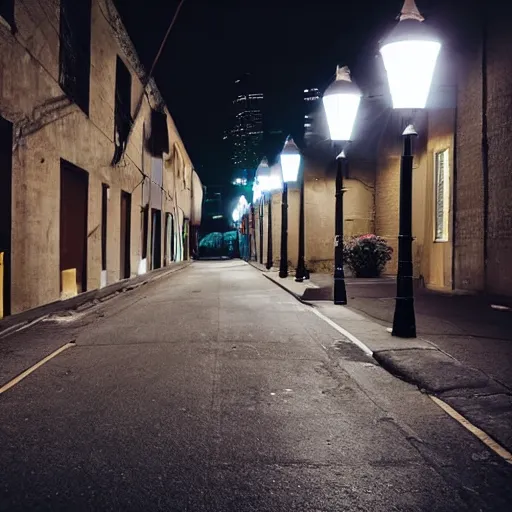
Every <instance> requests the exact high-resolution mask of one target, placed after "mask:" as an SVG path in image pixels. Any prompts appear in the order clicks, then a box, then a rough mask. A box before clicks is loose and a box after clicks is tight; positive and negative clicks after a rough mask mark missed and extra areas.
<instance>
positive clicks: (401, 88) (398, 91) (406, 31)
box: [380, 0, 441, 338]
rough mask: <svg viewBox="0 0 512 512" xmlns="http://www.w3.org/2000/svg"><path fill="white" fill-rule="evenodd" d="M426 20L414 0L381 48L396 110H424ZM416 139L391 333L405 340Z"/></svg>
mask: <svg viewBox="0 0 512 512" xmlns="http://www.w3.org/2000/svg"><path fill="white" fill-rule="evenodd" d="M423 21H424V18H423V16H422V15H421V14H420V12H419V11H418V8H417V7H416V4H415V2H414V0H405V3H404V6H403V8H402V12H401V16H400V21H399V23H398V25H397V26H396V27H395V28H394V29H393V31H392V32H391V33H390V34H389V36H388V37H386V39H385V40H384V42H383V44H382V47H381V49H380V52H381V54H382V58H383V61H384V67H385V68H386V72H387V76H388V82H389V90H390V93H391V98H392V100H393V108H394V109H407V110H409V111H410V110H414V109H423V108H425V106H426V103H427V98H428V94H429V92H430V85H431V83H432V77H433V74H434V69H435V66H436V62H437V57H438V55H439V51H440V50H441V43H440V41H439V39H438V38H437V37H436V36H435V35H434V34H433V33H432V32H431V31H430V30H429V29H428V27H425V25H424V24H423ZM416 135H417V133H416V130H415V129H414V126H412V125H409V126H407V128H406V129H405V131H404V132H403V137H404V149H403V154H402V159H401V164H400V211H399V215H400V219H399V234H398V272H397V293H396V302H395V314H394V318H393V329H392V334H393V336H399V337H401V338H415V337H416V319H415V315H414V290H413V261H412V259H413V257H412V241H413V236H412V164H413V152H412V139H413V138H414V137H415V136H416Z"/></svg>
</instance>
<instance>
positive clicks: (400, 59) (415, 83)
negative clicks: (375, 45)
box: [380, 40, 441, 108]
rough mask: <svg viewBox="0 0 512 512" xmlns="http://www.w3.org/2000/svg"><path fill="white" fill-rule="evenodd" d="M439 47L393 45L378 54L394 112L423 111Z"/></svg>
mask: <svg viewBox="0 0 512 512" xmlns="http://www.w3.org/2000/svg"><path fill="white" fill-rule="evenodd" d="M440 50H441V43H440V42H438V41H428V40H418V41H413V40H402V41H393V42H390V43H388V44H386V45H384V46H383V47H382V48H381V50H380V52H381V54H382V58H383V60H384V67H385V68H386V72H387V75H388V82H389V90H390V93H391V98H392V100H393V108H425V106H426V104H427V99H428V95H429V91H430V86H431V83H432V77H433V75H434V69H435V66H436V62H437V57H438V55H439V52H440Z"/></svg>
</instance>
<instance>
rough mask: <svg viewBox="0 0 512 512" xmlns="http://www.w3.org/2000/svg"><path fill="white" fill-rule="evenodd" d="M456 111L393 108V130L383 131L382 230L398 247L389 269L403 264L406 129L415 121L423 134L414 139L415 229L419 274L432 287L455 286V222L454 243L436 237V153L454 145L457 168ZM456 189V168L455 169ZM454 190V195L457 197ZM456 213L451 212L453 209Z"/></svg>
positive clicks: (379, 222) (379, 180)
mask: <svg viewBox="0 0 512 512" xmlns="http://www.w3.org/2000/svg"><path fill="white" fill-rule="evenodd" d="M454 115H455V114H454V110H453V109H437V110H429V111H428V112H427V111H424V112H416V113H415V114H414V117H413V118H410V119H405V118H403V117H402V116H401V114H399V113H397V112H391V111H390V120H389V122H388V125H387V130H386V131H385V132H384V133H383V135H382V138H381V143H380V146H379V153H378V163H377V165H378V168H377V177H376V195H375V207H376V219H375V225H376V234H377V235H379V236H382V237H383V238H385V239H386V240H387V241H388V243H389V244H390V245H391V247H392V248H393V257H392V259H391V261H390V262H389V263H388V264H387V265H386V269H385V273H386V274H396V272H397V264H398V220H399V197H400V162H401V154H402V150H403V148H402V145H403V138H402V136H401V133H402V132H403V130H404V128H405V125H406V124H407V123H408V122H413V124H414V126H415V128H416V130H417V132H418V137H416V138H415V139H414V142H413V144H414V145H413V152H414V161H413V190H412V195H413V199H412V231H413V233H412V234H413V237H414V241H413V258H414V261H413V264H414V267H413V268H414V276H415V277H416V278H420V279H422V281H423V282H424V284H425V285H426V286H428V287H431V288H436V289H441V290H449V289H451V288H452V277H451V276H452V254H453V236H452V222H451V219H450V222H449V240H448V242H435V241H434V238H435V237H434V212H435V210H434V205H435V203H434V201H435V196H434V153H435V152H438V151H441V150H444V149H448V150H449V155H450V171H452V170H453V140H454V139H453V133H454ZM450 177H451V183H450V185H451V188H453V172H451V174H450ZM452 197H453V191H452V193H451V196H450V201H452ZM450 214H451V211H450Z"/></svg>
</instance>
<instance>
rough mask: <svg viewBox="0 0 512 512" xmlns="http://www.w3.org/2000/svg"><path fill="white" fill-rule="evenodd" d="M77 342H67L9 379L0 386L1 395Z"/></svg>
mask: <svg viewBox="0 0 512 512" xmlns="http://www.w3.org/2000/svg"><path fill="white" fill-rule="evenodd" d="M74 346H75V343H66V344H65V345H64V346H62V347H60V348H59V349H57V350H56V351H55V352H52V353H51V354H49V355H47V356H46V357H45V358H44V359H41V361H39V362H38V363H36V364H35V365H34V366H31V367H30V368H28V369H27V370H25V371H24V372H22V373H20V374H19V375H18V376H17V377H14V379H12V380H11V381H9V382H8V383H7V384H4V385H3V386H2V387H1V388H0V395H1V394H2V393H5V392H6V391H7V390H9V389H11V388H12V387H14V386H16V384H18V383H19V382H21V381H22V380H23V379H25V378H26V377H28V376H29V375H30V374H31V373H33V372H35V371H36V370H37V369H38V368H40V367H41V366H43V364H46V363H47V362H48V361H50V360H51V359H53V358H54V357H57V356H58V355H59V354H60V353H61V352H64V350H67V349H68V348H71V347H74Z"/></svg>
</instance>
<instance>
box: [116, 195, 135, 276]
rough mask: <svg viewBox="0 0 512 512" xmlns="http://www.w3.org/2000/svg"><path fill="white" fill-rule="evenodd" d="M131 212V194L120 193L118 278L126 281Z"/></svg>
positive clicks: (129, 262)
mask: <svg viewBox="0 0 512 512" xmlns="http://www.w3.org/2000/svg"><path fill="white" fill-rule="evenodd" d="M131 211H132V197H131V194H129V193H128V192H125V191H124V190H123V191H121V238H120V241H121V246H120V253H121V257H120V264H119V270H120V278H121V279H127V278H129V277H130V275H131V261H130V248H131V243H130V231H131Z"/></svg>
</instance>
